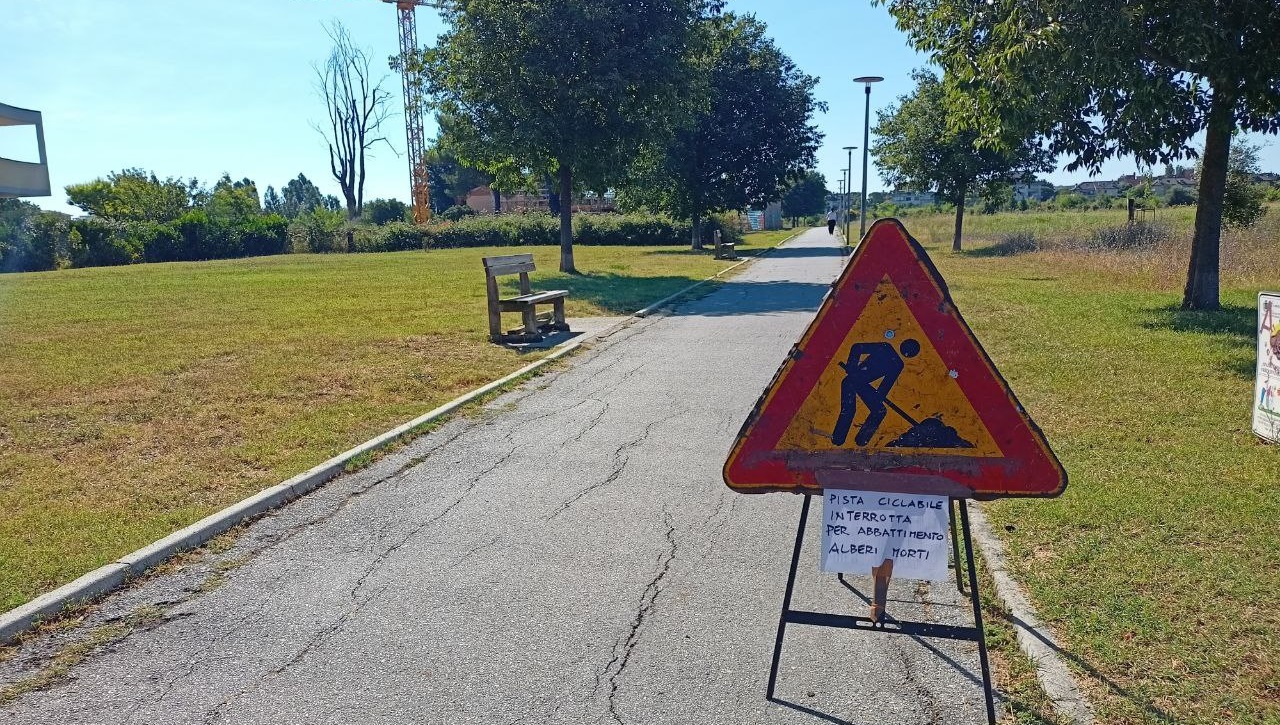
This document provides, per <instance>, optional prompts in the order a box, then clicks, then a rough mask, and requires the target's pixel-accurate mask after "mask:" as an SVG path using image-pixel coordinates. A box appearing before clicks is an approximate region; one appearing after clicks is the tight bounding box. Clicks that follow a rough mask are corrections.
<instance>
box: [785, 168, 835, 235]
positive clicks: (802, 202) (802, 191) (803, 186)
mask: <svg viewBox="0 0 1280 725" xmlns="http://www.w3.org/2000/svg"><path fill="white" fill-rule="evenodd" d="M826 208H827V178H826V177H825V176H823V175H822V174H820V173H818V172H817V171H806V172H805V174H804V176H802V177H800V180H799V181H796V182H795V183H793V184H792V185H791V188H789V189H787V192H786V193H785V194H783V195H782V214H783V215H784V216H789V217H791V218H792V220H794V219H796V218H797V217H806V216H813V215H815V214H821V213H822V212H823V211H825V210H826ZM793 223H794V222H793Z"/></svg>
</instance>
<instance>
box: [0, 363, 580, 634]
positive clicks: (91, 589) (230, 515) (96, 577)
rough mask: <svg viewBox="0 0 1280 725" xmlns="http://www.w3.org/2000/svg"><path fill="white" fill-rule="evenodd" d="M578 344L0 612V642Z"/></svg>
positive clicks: (294, 494) (335, 473)
mask: <svg viewBox="0 0 1280 725" xmlns="http://www.w3.org/2000/svg"><path fill="white" fill-rule="evenodd" d="M581 347H582V343H581V342H575V343H572V344H570V345H566V346H565V347H562V348H560V349H559V350H556V351H554V352H552V353H551V354H550V355H547V356H546V357H544V358H542V359H540V360H537V361H536V362H533V363H530V364H529V365H526V366H524V367H522V368H520V369H519V370H517V371H515V372H513V373H511V374H510V375H507V376H505V377H502V378H499V379H497V380H495V381H493V382H491V383H489V384H487V385H485V386H483V387H479V388H476V389H475V390H472V391H471V392H469V393H467V394H465V395H462V396H460V397H457V398H454V399H453V400H451V401H449V402H448V403H445V404H444V405H442V406H440V407H438V408H435V409H434V410H431V411H429V412H427V413H424V414H423V415H420V416H418V417H417V418H414V419H413V420H411V421H409V422H407V423H404V424H402V425H399V426H397V427H395V428H392V429H391V430H389V431H387V432H386V433H383V434H382V435H380V436H378V437H376V438H373V439H371V440H368V441H365V442H364V443H361V444H360V445H358V446H356V447H355V448H352V449H350V450H348V451H345V452H343V453H339V454H338V455H336V456H334V457H333V458H330V459H329V460H327V461H325V462H324V463H321V464H320V465H318V466H316V467H315V468H312V469H311V470H309V471H306V472H305V473H300V474H298V475H296V476H294V477H293V478H290V479H289V480H287V481H285V482H283V483H278V484H276V485H274V486H272V487H270V488H266V489H263V490H262V491H259V492H258V493H256V494H254V495H252V496H250V497H249V498H246V499H244V500H242V501H239V502H238V503H234V504H232V505H230V506H228V507H226V508H224V509H222V510H221V511H218V512H216V513H213V514H211V515H209V516H206V517H205V518H203V519H201V520H199V521H197V522H195V523H194V524H191V525H190V526H188V527H186V528H184V529H179V530H178V531H175V532H173V533H172V534H169V535H168V536H166V537H164V538H163V539H160V540H159V541H156V542H155V543H152V544H149V545H147V546H144V547H142V548H141V549H138V550H137V551H135V552H133V553H132V554H127V555H125V556H122V557H120V558H119V559H117V560H115V561H113V562H111V563H110V564H107V565H105V566H102V567H99V568H97V569H94V570H93V571H91V572H89V573H88V574H85V575H84V576H82V577H80V578H79V579H76V580H75V581H72V582H69V583H67V584H64V585H63V586H61V587H58V588H57V589H54V590H53V591H51V592H48V593H46V594H43V595H41V596H39V597H36V598H35V599H33V600H31V601H30V602H27V603H26V604H23V605H22V606H20V607H17V608H15V609H11V610H9V611H8V612H5V613H4V614H0V644H7V643H9V642H12V641H13V640H15V639H17V638H18V636H19V635H21V634H22V633H23V632H25V631H27V630H28V629H30V628H31V627H32V626H34V625H35V624H37V623H38V622H40V621H41V620H43V619H48V618H50V617H53V616H56V615H57V614H58V613H59V612H61V611H62V610H63V609H64V608H66V607H67V606H69V605H72V604H77V603H81V602H86V601H89V600H92V599H96V598H97V597H100V596H102V595H103V594H106V593H107V592H110V591H111V590H113V589H115V588H116V587H118V586H120V585H121V584H123V583H124V582H126V581H128V580H129V579H133V578H135V577H137V576H139V575H141V574H142V573H143V572H145V571H146V570H147V569H150V568H151V567H153V566H155V565H156V564H159V563H160V562H162V561H164V560H166V559H168V558H169V557H171V556H173V555H175V554H178V553H181V552H183V551H187V550H189V549H193V548H195V547H197V546H200V545H201V544H203V543H205V542H207V541H209V540H210V539H212V538H213V537H215V536H217V535H218V534H221V533H223V532H225V531H227V530H228V529H230V528H232V527H233V526H235V525H237V524H239V523H241V522H243V521H245V520H247V519H251V518H253V517H255V516H258V515H260V514H263V513H265V512H267V511H270V510H271V509H273V508H276V507H278V506H280V505H282V504H285V503H288V502H289V501H292V500H293V499H295V498H298V497H299V496H302V495H303V494H306V493H308V492H310V491H312V490H314V489H315V488H317V487H319V486H321V485H323V484H324V483H327V482H328V481H330V480H332V479H334V478H336V477H337V476H338V475H339V474H341V473H342V472H343V471H344V470H345V469H346V467H347V464H348V463H350V462H351V460H352V459H354V458H356V457H357V456H361V455H363V454H365V453H369V452H372V451H376V450H379V449H381V448H385V447H386V446H388V445H390V444H392V443H394V442H395V441H396V440H398V439H399V438H400V437H401V436H403V435H405V434H407V433H410V432H412V431H413V430H414V429H416V428H419V427H421V426H423V425H426V424H427V423H430V422H432V421H434V420H436V419H438V418H441V417H443V416H445V415H448V414H450V413H452V412H454V411H456V410H457V409H458V408H461V407H462V406H464V405H466V404H467V403H470V402H471V401H473V400H475V399H476V398H479V397H481V396H483V395H486V394H488V393H491V392H493V391H495V390H498V389H499V388H502V387H504V386H506V385H507V384H509V383H511V382H513V381H515V380H518V379H519V378H522V377H524V376H526V375H529V374H530V373H533V372H536V371H537V370H539V369H541V368H543V367H545V366H547V365H550V364H551V363H553V362H555V361H556V360H559V359H560V358H562V357H565V356H566V355H569V354H570V353H572V352H575V351H576V350H578V349H579V348H581Z"/></svg>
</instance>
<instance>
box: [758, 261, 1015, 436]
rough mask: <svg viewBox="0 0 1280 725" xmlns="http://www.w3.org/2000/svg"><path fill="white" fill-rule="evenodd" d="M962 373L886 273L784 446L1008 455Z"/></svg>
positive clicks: (789, 429)
mask: <svg viewBox="0 0 1280 725" xmlns="http://www.w3.org/2000/svg"><path fill="white" fill-rule="evenodd" d="M958 377H959V373H958V372H957V371H956V370H954V369H949V368H948V367H947V365H946V363H944V362H943V361H942V358H941V357H940V356H939V355H938V352H937V350H936V349H935V348H934V346H933V343H932V342H931V341H930V340H929V336H928V335H926V334H925V333H924V330H923V329H922V328H921V326H920V323H919V322H918V321H917V320H916V318H915V315H913V314H912V313H911V310H910V309H909V308H908V306H907V303H906V300H904V299H903V298H902V295H901V293H899V291H898V288H897V287H896V286H895V285H894V284H893V282H891V281H890V279H889V276H888V275H885V276H884V277H883V278H882V279H881V280H880V282H879V284H878V285H876V289H875V292H874V294H873V295H872V296H871V300H870V301H869V302H868V303H867V306H866V309H865V310H864V311H863V312H862V314H861V315H859V316H858V319H857V320H856V322H855V323H854V324H853V327H852V328H851V329H850V330H849V333H848V334H847V335H846V336H845V338H844V341H843V342H842V343H841V345H840V347H839V348H838V350H837V352H836V355H835V356H834V357H833V358H832V359H831V362H830V364H829V365H828V366H827V367H826V368H825V369H824V370H823V372H822V376H821V377H820V378H819V381H818V384H817V385H815V386H814V387H813V390H812V391H811V392H810V393H809V395H808V397H807V398H806V399H805V401H804V402H803V403H802V404H801V406H800V408H799V410H798V411H797V412H796V414H795V417H794V418H793V419H792V421H791V424H790V425H789V426H788V427H787V429H786V431H785V432H784V433H783V435H782V437H781V438H780V439H779V440H778V445H777V448H778V449H779V450H787V449H790V450H801V451H824V450H852V451H860V452H884V453H898V454H910V455H914V454H921V453H923V454H931V453H936V454H945V455H949V456H972V457H980V458H999V457H1002V456H1003V455H1004V454H1003V453H1002V452H1001V450H1000V448H999V446H998V445H996V442H995V440H994V439H993V438H992V436H991V434H990V432H988V430H987V428H986V426H985V425H983V423H982V419H981V418H980V417H979V415H978V413H977V411H976V410H974V408H973V405H972V404H970V402H969V400H968V398H967V397H966V396H965V394H964V392H963V391H962V390H961V389H960V386H959V384H958V383H957V378H958Z"/></svg>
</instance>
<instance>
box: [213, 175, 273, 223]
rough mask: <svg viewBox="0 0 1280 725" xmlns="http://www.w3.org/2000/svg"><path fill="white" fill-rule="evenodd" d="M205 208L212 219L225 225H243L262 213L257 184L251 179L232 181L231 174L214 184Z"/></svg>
mask: <svg viewBox="0 0 1280 725" xmlns="http://www.w3.org/2000/svg"><path fill="white" fill-rule="evenodd" d="M204 206H205V209H207V210H208V212H209V216H210V218H212V219H214V220H215V221H218V222H221V223H224V224H233V225H242V224H244V223H245V222H246V221H247V220H249V219H251V218H253V217H256V216H258V215H260V214H261V213H262V204H261V203H259V201H258V186H257V184H255V183H253V181H251V180H249V179H241V180H240V181H232V180H231V176H230V175H229V174H223V175H222V178H221V179H219V180H218V183H216V184H214V187H213V191H212V192H211V193H210V194H209V200H208V201H207V202H206V203H205V205H204Z"/></svg>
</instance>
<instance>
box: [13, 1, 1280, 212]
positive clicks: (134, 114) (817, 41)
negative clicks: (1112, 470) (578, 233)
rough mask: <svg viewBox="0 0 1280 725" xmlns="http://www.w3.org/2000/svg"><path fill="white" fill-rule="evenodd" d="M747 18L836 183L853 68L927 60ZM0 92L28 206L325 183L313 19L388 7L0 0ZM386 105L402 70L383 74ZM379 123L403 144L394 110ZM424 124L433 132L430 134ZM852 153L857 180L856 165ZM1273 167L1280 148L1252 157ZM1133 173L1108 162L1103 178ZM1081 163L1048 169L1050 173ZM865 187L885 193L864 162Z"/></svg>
mask: <svg viewBox="0 0 1280 725" xmlns="http://www.w3.org/2000/svg"><path fill="white" fill-rule="evenodd" d="M729 7H730V9H732V10H735V11H739V12H750V13H755V14H756V15H757V16H758V17H759V18H760V19H761V20H763V21H764V22H765V23H767V24H768V26H769V29H770V31H771V33H772V35H773V37H774V38H775V39H777V41H778V43H779V45H781V47H782V48H783V50H784V51H786V52H787V53H788V54H789V55H790V56H791V57H792V58H793V59H794V60H795V61H796V63H797V64H798V65H799V66H800V67H801V68H803V69H804V70H805V71H806V72H808V73H810V74H813V75H816V76H818V77H820V78H821V80H822V82H821V84H820V85H819V87H818V96H819V97H820V98H821V99H822V100H824V101H826V102H827V103H828V104H829V105H830V108H829V110H828V112H827V113H826V114H823V115H822V116H821V117H819V118H818V119H817V121H818V123H819V125H820V126H821V128H822V130H823V131H824V132H825V134H826V142H825V144H824V146H823V148H822V150H821V152H820V154H819V158H818V169H819V170H820V171H822V172H823V173H824V174H826V177H827V180H828V186H829V187H830V188H832V189H834V188H835V187H836V185H837V183H838V179H839V178H840V169H842V168H844V166H845V152H843V151H841V150H840V149H841V147H842V146H848V145H854V146H861V145H862V111H863V105H862V104H863V96H862V91H861V87H860V86H855V85H854V84H853V83H852V82H851V80H850V79H851V78H853V77H855V76H859V75H881V76H884V77H885V78H886V80H885V82H884V83H880V84H878V85H876V86H874V88H873V91H872V96H871V102H872V118H873V123H874V114H875V109H877V108H879V107H882V106H883V105H886V104H889V103H892V102H893V100H894V99H895V98H897V97H898V96H899V95H902V94H904V93H907V92H908V91H909V90H910V78H909V76H910V71H911V69H912V68H914V67H917V66H921V65H924V64H925V63H926V60H925V59H924V58H923V57H922V56H920V55H918V54H916V53H915V52H914V51H912V50H911V49H910V48H908V47H907V45H906V42H905V39H904V37H903V35H902V34H901V33H899V32H898V30H897V29H896V28H895V27H894V25H893V22H892V20H891V19H890V18H889V16H888V13H887V12H886V11H885V10H884V8H881V7H872V6H871V5H870V3H869V2H863V1H853V2H849V1H842V2H831V1H830V0H730V2H729ZM0 18H3V21H2V22H0V67H3V68H4V69H5V81H4V84H3V86H0V102H3V103H8V104H11V105H15V106H21V107H25V108H34V109H36V110H39V111H41V112H43V114H44V122H45V137H46V141H47V145H48V156H49V165H50V172H51V176H52V181H53V185H54V188H55V194H54V196H53V197H50V198H46V199H35V200H33V201H36V202H37V203H39V204H41V205H42V206H45V207H46V208H51V209H62V210H69V209H68V207H66V205H65V195H64V194H63V193H62V191H61V189H62V187H63V186H65V185H67V184H70V183H75V182H80V181H87V180H90V179H93V178H95V177H99V176H104V175H106V174H107V173H108V172H110V171H113V170H118V169H121V168H125V167H132V166H138V167H142V168H145V169H151V170H154V171H155V172H156V173H157V174H159V175H161V176H182V177H189V176H196V177H198V178H200V179H201V180H203V181H208V182H212V181H213V180H214V179H216V178H217V177H218V176H220V175H221V174H222V173H223V172H224V171H225V172H228V173H230V174H231V175H232V176H233V177H235V178H237V179H239V178H242V177H246V176H247V177H249V178H251V179H254V180H255V181H256V182H257V183H258V188H259V190H260V191H265V189H266V187H267V186H268V185H274V186H275V187H276V188H279V187H281V186H282V185H283V184H284V183H285V182H286V181H288V180H289V179H291V178H293V177H295V176H297V175H298V173H299V172H301V173H305V174H306V175H307V177H308V178H310V179H312V180H313V181H315V182H316V183H317V184H319V185H320V187H321V188H322V189H325V190H326V191H327V192H330V193H337V190H338V188H337V184H336V183H335V182H334V181H333V180H332V178H331V177H330V175H329V172H328V161H327V152H326V150H325V146H324V143H323V142H322V140H321V137H320V135H319V134H318V133H317V132H316V131H315V130H314V129H313V128H312V126H311V124H312V123H313V122H314V121H317V120H319V119H320V118H322V116H323V114H324V109H323V106H322V104H321V101H320V100H319V98H318V97H317V96H316V94H315V90H314V73H313V71H312V68H311V65H312V63H316V62H319V61H321V60H322V59H323V58H324V57H325V55H326V54H327V52H328V46H329V40H328V38H327V37H326V35H325V31H324V28H323V27H322V24H323V23H325V22H328V21H331V20H334V19H337V20H340V21H341V22H342V23H344V24H345V25H346V26H347V27H348V28H349V29H350V31H351V34H352V35H353V36H354V37H355V38H356V40H357V41H358V42H359V43H360V44H362V45H365V46H367V47H368V48H370V49H371V50H372V52H373V55H374V56H375V57H377V58H379V59H381V58H386V57H389V56H391V55H392V54H394V53H396V52H397V51H398V45H397V35H396V21H395V11H394V10H393V7H392V6H390V5H387V4H386V3H383V2H380V1H379V0H219V1H218V2H175V0H56V2H55V1H53V0H0ZM441 27H442V25H441V22H440V19H439V16H438V15H437V14H436V13H435V12H434V11H432V10H428V9H420V10H419V11H418V33H419V38H420V40H421V41H422V42H432V41H433V40H434V38H435V37H436V36H437V34H438V33H439V32H440V30H441ZM386 82H387V85H388V88H389V89H391V90H392V91H394V92H395V93H396V98H397V106H398V105H399V103H400V100H399V79H398V78H397V77H395V76H394V75H392V74H391V73H390V71H388V72H387V81H386ZM390 123H391V124H392V125H391V126H390V127H389V128H388V129H387V130H388V135H389V136H390V138H391V140H392V143H393V144H394V146H395V148H396V151H397V152H399V153H403V151H404V138H403V127H402V125H401V124H402V123H403V121H402V118H401V117H400V116H399V114H397V115H396V117H395V118H393V119H392V120H391V122H390ZM428 133H432V130H430V129H429V130H428ZM30 149H34V141H33V140H32V139H31V138H29V137H28V136H27V135H26V132H24V131H22V130H15V129H0V156H7V157H9V158H20V159H27V158H29V157H30V156H31V154H32V151H31V150H30ZM859 153H860V151H859V152H855V157H854V168H855V171H854V176H855V178H858V176H859V174H860V173H861V166H860V164H861V161H860V159H859V158H858V156H857V154H859ZM1262 156H1263V166H1264V168H1266V169H1268V170H1280V149H1277V146H1276V145H1275V144H1274V143H1272V145H1270V146H1269V147H1267V148H1265V149H1264V151H1263V155H1262ZM407 166H408V165H407V162H406V161H405V160H404V159H403V158H402V157H400V156H397V155H396V154H395V153H393V152H391V151H389V150H387V149H385V148H379V149H378V150H377V151H376V153H375V156H374V158H373V160H372V162H371V164H370V175H369V181H368V186H367V189H366V198H374V197H396V198H399V199H403V200H406V201H407V199H408V188H407V187H408V169H407ZM1133 170H1134V167H1133V164H1132V162H1126V161H1119V162H1114V163H1111V164H1109V165H1108V166H1107V167H1106V168H1105V169H1104V171H1103V177H1104V178H1114V177H1115V176H1118V175H1120V174H1123V173H1129V172H1131V171H1133ZM1085 178H1087V177H1086V175H1085V174H1083V173H1075V174H1067V173H1065V172H1059V173H1055V174H1051V175H1049V179H1050V180H1051V181H1053V182H1055V183H1059V184H1061V183H1072V182H1076V181H1082V180H1084V179H1085ZM869 184H870V188H871V189H872V190H873V191H874V190H878V189H881V188H883V184H882V183H881V182H880V180H879V178H878V176H877V175H876V169H875V166H874V161H873V163H872V169H871V173H870V177H869Z"/></svg>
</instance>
